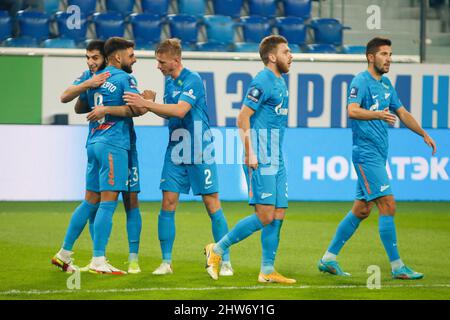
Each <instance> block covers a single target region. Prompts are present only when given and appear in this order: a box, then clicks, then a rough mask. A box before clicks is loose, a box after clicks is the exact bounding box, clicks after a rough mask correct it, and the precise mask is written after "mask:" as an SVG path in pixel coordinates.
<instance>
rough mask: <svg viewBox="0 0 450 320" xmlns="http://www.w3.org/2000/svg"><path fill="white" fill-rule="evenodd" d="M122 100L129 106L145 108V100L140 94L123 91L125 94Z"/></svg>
mask: <svg viewBox="0 0 450 320" xmlns="http://www.w3.org/2000/svg"><path fill="white" fill-rule="evenodd" d="M123 100H124V101H125V103H126V104H127V105H129V106H132V107H136V108H146V102H147V100H145V99H144V98H143V97H142V96H141V95H140V94H137V93H132V92H125V94H124V95H123Z"/></svg>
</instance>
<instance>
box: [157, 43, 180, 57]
mask: <svg viewBox="0 0 450 320" xmlns="http://www.w3.org/2000/svg"><path fill="white" fill-rule="evenodd" d="M155 53H156V54H164V53H168V54H170V55H172V56H175V57H181V41H180V40H179V39H177V38H171V39H166V40H164V41H161V42H160V43H159V44H158V46H157V47H156V50H155Z"/></svg>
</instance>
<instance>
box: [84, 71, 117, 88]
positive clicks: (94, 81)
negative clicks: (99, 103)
mask: <svg viewBox="0 0 450 320" xmlns="http://www.w3.org/2000/svg"><path fill="white" fill-rule="evenodd" d="M110 76H111V74H110V73H109V72H104V73H100V74H96V75H94V76H93V77H92V78H90V79H89V80H86V84H87V85H88V87H89V88H97V87H100V86H101V85H102V84H104V83H105V81H106V80H107V79H108V78H109V77H110Z"/></svg>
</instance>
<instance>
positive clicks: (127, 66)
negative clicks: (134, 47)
mask: <svg viewBox="0 0 450 320" xmlns="http://www.w3.org/2000/svg"><path fill="white" fill-rule="evenodd" d="M121 69H122V70H123V71H125V72H126V73H132V72H133V69H132V67H131V64H130V65H122V66H121Z"/></svg>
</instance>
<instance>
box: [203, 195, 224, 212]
mask: <svg viewBox="0 0 450 320" xmlns="http://www.w3.org/2000/svg"><path fill="white" fill-rule="evenodd" d="M203 202H204V204H205V207H206V210H207V211H208V213H210V214H211V213H215V212H217V211H218V210H219V209H220V201H219V198H218V197H213V196H207V197H206V196H205V197H203Z"/></svg>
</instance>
